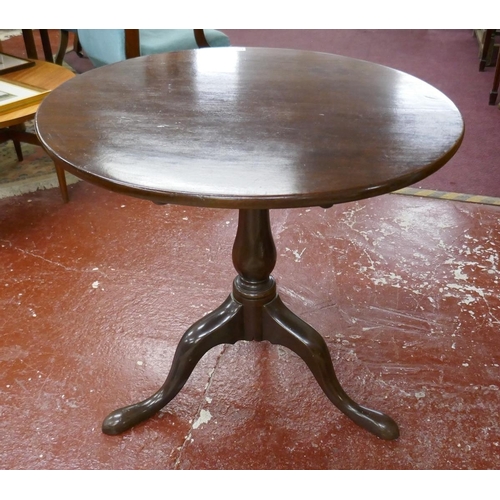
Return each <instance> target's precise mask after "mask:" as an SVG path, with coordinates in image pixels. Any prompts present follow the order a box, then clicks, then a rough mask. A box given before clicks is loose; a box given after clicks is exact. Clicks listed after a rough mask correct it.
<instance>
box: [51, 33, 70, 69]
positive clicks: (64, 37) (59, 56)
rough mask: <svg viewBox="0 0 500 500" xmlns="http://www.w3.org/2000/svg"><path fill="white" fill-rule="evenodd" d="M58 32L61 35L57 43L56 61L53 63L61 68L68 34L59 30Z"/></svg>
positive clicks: (66, 47)
mask: <svg viewBox="0 0 500 500" xmlns="http://www.w3.org/2000/svg"><path fill="white" fill-rule="evenodd" d="M59 32H60V34H61V39H60V42H59V50H58V51H57V54H56V60H55V61H54V62H55V63H56V64H59V66H62V63H63V61H64V56H65V55H66V50H67V49H68V41H69V32H68V31H67V30H59Z"/></svg>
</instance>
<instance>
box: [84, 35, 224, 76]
mask: <svg viewBox="0 0 500 500" xmlns="http://www.w3.org/2000/svg"><path fill="white" fill-rule="evenodd" d="M78 40H79V41H80V44H81V46H82V48H83V51H84V52H85V54H86V55H87V57H88V58H89V59H90V61H91V62H92V64H94V66H96V67H99V66H104V65H106V64H111V63H115V62H119V61H124V60H125V59H130V58H131V57H138V56H143V55H149V54H158V53H163V52H175V51H179V50H189V49H197V48H202V47H228V46H229V45H230V42H229V38H228V37H227V35H225V34H224V33H222V32H221V31H217V30H119V29H118V30H115V29H112V30H100V29H95V30H78Z"/></svg>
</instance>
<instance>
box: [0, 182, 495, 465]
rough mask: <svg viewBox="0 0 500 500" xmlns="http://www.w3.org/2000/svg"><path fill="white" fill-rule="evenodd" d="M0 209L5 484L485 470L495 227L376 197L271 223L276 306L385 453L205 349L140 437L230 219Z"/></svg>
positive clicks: (223, 261)
mask: <svg viewBox="0 0 500 500" xmlns="http://www.w3.org/2000/svg"><path fill="white" fill-rule="evenodd" d="M70 195H71V202H70V203H69V204H67V205H64V204H63V203H62V202H61V200H60V195H59V192H58V190H57V189H52V190H49V191H42V192H38V193H35V194H31V195H24V196H21V197H18V198H11V199H7V200H0V265H1V269H2V271H3V272H2V279H1V282H0V304H1V311H2V315H1V317H0V366H1V370H0V429H1V431H2V440H1V442H0V464H1V465H0V466H1V467H2V468H4V469H77V468H78V469H97V468H101V469H174V468H178V469H242V468H244V469H310V468H313V469H467V468H470V469H498V468H499V467H500V422H499V420H500V419H499V416H498V415H499V409H500V391H499V387H500V366H499V365H500V334H499V330H500V324H499V323H500V284H499V276H500V275H499V269H498V267H499V249H500V232H499V229H500V220H499V215H500V208H499V207H493V206H485V205H477V204H466V203H461V202H452V201H443V200H432V199H428V198H427V199H426V198H416V197H406V196H399V195H386V196H383V197H379V198H375V199H372V200H365V201H361V202H356V203H350V204H346V205H341V206H336V207H333V208H331V209H329V210H323V209H320V208H311V209H295V210H278V211H275V212H272V214H271V217H272V223H273V229H274V234H275V242H276V246H277V250H278V263H277V265H276V269H275V271H274V273H273V274H274V276H275V277H276V278H277V281H278V287H279V290H280V293H281V296H282V298H283V300H284V302H285V303H286V304H287V305H288V306H289V307H290V308H291V309H292V310H293V311H294V312H296V313H297V314H299V315H300V316H301V317H302V318H303V319H304V320H306V321H307V322H309V323H310V324H311V325H312V326H313V327H315V328H316V329H317V330H318V331H319V332H321V333H322V334H323V336H324V338H325V340H326V341H327V344H328V346H329V348H330V352H331V354H332V359H333V362H334V366H335V369H336V372H337V376H338V378H339V380H340V382H341V383H342V385H343V387H344V388H345V389H346V391H347V392H348V393H349V394H350V396H351V397H353V399H355V400H356V401H357V402H359V403H361V404H364V405H366V406H368V407H370V408H374V409H378V410H381V411H384V412H387V413H388V414H389V415H391V416H392V417H393V418H394V419H395V420H396V421H397V422H398V424H399V426H400V429H401V437H400V438H399V439H398V440H397V441H395V442H385V441H382V440H380V439H378V438H376V437H374V436H373V435H371V434H369V433H368V432H367V431H365V430H363V429H361V428H359V427H358V426H356V425H355V424H353V423H352V422H351V421H350V420H349V419H348V418H347V417H345V416H344V415H343V414H342V413H341V412H339V411H338V410H337V409H336V408H335V407H334V406H332V404H331V403H330V402H329V401H328V400H327V398H326V397H325V396H324V395H323V393H322V392H321V390H320V389H319V387H318V385H317V383H316V382H315V380H314V378H313V376H312V375H311V373H310V372H309V370H308V369H307V367H306V366H305V365H304V363H303V362H302V361H301V360H300V359H299V358H298V357H297V356H296V355H295V354H293V353H292V352H290V351H288V350H287V349H286V348H283V347H278V346H272V345H270V344H268V343H253V342H252V343H249V342H240V343H238V344H236V345H228V346H222V347H217V348H215V349H213V350H212V351H210V352H209V353H208V354H207V355H206V356H205V357H204V358H203V359H202V360H201V362H200V363H199V365H198V366H197V368H196V369H195V371H194V373H193V375H192V376H191V378H190V379H189V381H188V383H187V384H186V386H185V387H184V388H183V390H182V391H181V392H180V393H179V395H178V396H177V397H176V398H175V399H174V400H173V401H172V402H171V403H170V404H169V405H168V406H167V407H166V408H165V409H164V410H163V411H162V412H161V413H160V414H159V415H157V416H156V417H154V418H152V419H150V420H149V421H147V422H146V423H144V424H141V425H139V426H137V427H136V428H134V429H133V430H131V431H129V432H128V433H125V434H123V435H121V436H114V437H111V436H106V435H104V434H102V433H101V430H100V425H101V422H102V419H103V418H104V417H105V416H106V415H107V414H108V413H109V412H110V411H111V410H114V409H116V408H118V407H120V406H123V405H125V404H129V403H133V402H137V401H139V400H141V399H143V398H144V397H147V396H149V395H151V394H152V393H153V392H155V391H156V389H158V388H159V386H160V385H161V384H162V383H163V381H164V379H165V378H166V375H167V373H168V370H169V367H170V362H171V360H172V357H173V354H174V350H175V347H176V345H177V342H178V340H179V338H180V336H181V335H182V334H183V332H184V331H185V329H186V328H187V327H188V326H190V325H191V323H193V322H194V321H196V320H197V319H199V317H200V316H202V315H203V314H205V313H207V312H209V311H211V310H212V309H213V308H215V307H217V306H218V305H219V304H220V303H221V302H222V301H223V300H224V299H225V298H226V296H227V294H228V293H229V291H230V289H231V284H232V280H233V278H234V274H235V272H234V270H233V266H232V263H231V249H232V243H233V238H234V235H235V229H236V222H237V212H236V211H228V210H212V209H198V208H189V207H178V206H156V205H153V204H151V203H148V202H145V201H142V200H136V199H133V198H128V197H124V196H119V195H116V194H113V193H110V192H107V191H104V190H102V189H99V188H96V187H93V186H91V185H89V184H87V183H84V182H80V183H78V184H76V185H74V186H71V187H70Z"/></svg>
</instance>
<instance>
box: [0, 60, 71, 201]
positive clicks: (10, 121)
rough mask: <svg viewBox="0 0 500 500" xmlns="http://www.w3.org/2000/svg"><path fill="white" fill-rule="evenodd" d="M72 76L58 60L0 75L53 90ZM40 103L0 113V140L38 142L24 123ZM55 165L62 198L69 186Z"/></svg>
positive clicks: (7, 78) (57, 165) (60, 169)
mask: <svg viewBox="0 0 500 500" xmlns="http://www.w3.org/2000/svg"><path fill="white" fill-rule="evenodd" d="M74 76H75V74H74V73H73V72H72V71H71V70H69V69H67V68H64V67H62V66H59V65H57V64H53V63H49V62H45V61H35V65H34V66H31V67H30V68H26V69H21V70H19V71H12V72H10V73H6V74H4V75H2V78H3V79H5V80H10V81H13V82H19V83H26V84H28V85H33V86H34V87H39V88H42V89H45V90H54V89H55V88H57V87H59V85H61V84H62V83H64V82H66V81H68V80H70V79H71V78H73V77H74ZM39 106H40V104H33V105H29V106H26V107H23V108H19V109H15V110H12V111H10V112H7V113H3V114H0V142H4V141H6V140H11V139H17V140H18V141H20V142H26V143H28V144H34V145H36V146H40V142H39V140H38V138H37V136H36V135H35V134H32V133H29V132H27V131H26V130H25V127H24V123H25V122H27V121H28V120H31V119H33V118H34V117H35V114H36V112H37V110H38V107H39ZM21 158H22V157H21ZM54 165H55V168H56V173H57V178H58V181H59V187H60V190H61V195H62V197H63V199H64V201H68V188H67V186H66V177H65V174H64V169H63V168H62V167H61V166H60V165H59V164H58V163H57V162H54Z"/></svg>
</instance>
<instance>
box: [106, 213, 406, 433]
mask: <svg viewBox="0 0 500 500" xmlns="http://www.w3.org/2000/svg"><path fill="white" fill-rule="evenodd" d="M233 262H234V266H235V268H236V270H237V271H238V273H239V275H238V277H237V278H236V279H235V280H234V284H233V293H232V294H231V295H230V296H229V297H228V298H227V299H226V301H225V302H224V303H223V304H222V305H221V306H220V307H218V308H217V309H215V310H214V311H213V312H211V313H209V314H208V315H207V316H205V317H203V318H202V319H200V320H199V321H197V322H196V323H195V324H194V325H192V326H191V327H190V328H189V329H188V330H187V331H186V333H185V334H184V335H183V337H182V339H181V340H180V342H179V345H178V347H177V350H176V352H175V355H174V359H173V361H172V366H171V368H170V372H169V374H168V377H167V379H166V381H165V383H164V384H163V386H162V387H161V388H160V389H159V390H158V391H157V392H156V393H155V394H154V395H153V396H151V397H150V398H148V399H145V400H144V401H141V402H139V403H136V404H133V405H130V406H127V407H125V408H121V409H119V410H116V411H114V412H113V413H111V414H110V415H109V416H108V417H107V418H106V419H105V420H104V422H103V425H102V430H103V432H104V433H105V434H110V435H116V434H120V433H122V432H124V431H126V430H128V429H130V428H131V427H133V426H134V425H136V424H138V423H140V422H142V421H144V420H146V419H148V418H149V417H151V416H153V415H154V414H155V413H157V412H158V411H159V410H161V409H162V408H163V407H164V406H165V405H166V404H167V403H168V402H169V401H171V400H172V399H173V398H174V397H175V396H176V395H177V393H178V392H179V391H180V390H181V389H182V387H183V386H184V384H185V383H186V382H187V380H188V378H189V376H190V375H191V373H192V371H193V369H194V368H195V366H196V364H197V363H198V361H199V360H200V359H201V358H202V357H203V356H204V355H205V353H206V352H207V351H209V350H210V349H212V348H213V347H215V346H217V345H220V344H234V343H235V342H237V341H239V340H256V341H263V340H267V341H269V342H271V343H273V344H279V345H282V346H284V347H287V348H289V349H291V350H292V351H293V352H295V353H296V354H297V355H298V356H300V357H301V358H302V359H303V360H304V361H305V363H306V364H307V366H308V367H309V369H310V370H311V372H312V373H313V375H314V376H315V378H316V380H317V382H318V383H319V385H320V387H321V388H322V389H323V391H324V392H325V394H326V395H327V396H328V398H329V399H330V401H331V402H332V403H333V404H334V405H335V406H336V407H337V408H338V409H339V410H341V411H342V412H343V413H345V414H346V415H347V416H348V417H349V418H350V419H351V420H353V421H354V422H355V423H356V424H358V425H360V426H361V427H363V428H365V429H366V430H368V431H370V432H372V433H373V434H375V435H376V436H378V437H380V438H382V439H387V440H391V439H396V438H397V437H398V436H399V429H398V426H397V424H396V423H395V422H394V420H392V419H391V418H390V417H388V416H387V415H385V414H383V413H380V412H378V411H375V410H370V409H368V408H365V407H363V406H361V405H359V404H357V403H356V402H354V401H353V400H352V399H351V398H350V397H349V396H348V395H347V394H346V393H345V391H344V390H343V388H342V387H341V385H340V383H339V381H338V379H337V377H336V375H335V371H334V368H333V364H332V360H331V357H330V353H329V351H328V347H327V345H326V343H325V341H324V340H323V337H322V336H321V335H320V334H319V333H318V332H317V331H316V330H314V328H312V327H311V326H309V325H308V324H307V323H305V322H304V321H302V320H301V319H300V318H299V317H298V316H296V315H295V314H294V313H292V312H291V311H290V310H289V309H288V308H287V307H286V306H285V305H284V304H283V302H282V301H281V299H280V297H279V296H278V294H277V293H276V284H275V281H274V279H273V278H272V276H271V275H270V273H271V271H272V270H273V268H274V265H275V263H276V249H275V247H274V242H273V238H272V233H271V227H270V222H269V211H268V210H240V215H239V223H238V232H237V235H236V240H235V243H234V247H233Z"/></svg>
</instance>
